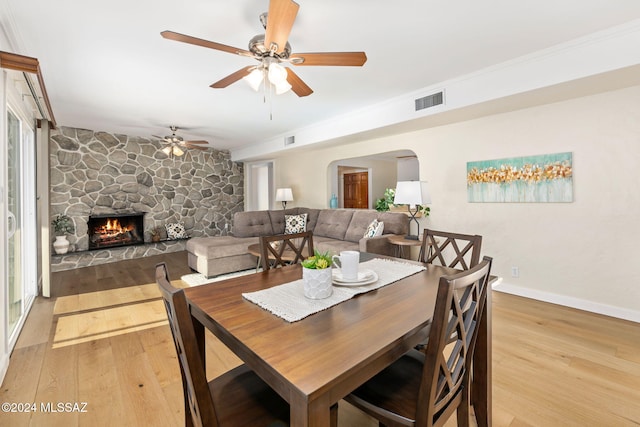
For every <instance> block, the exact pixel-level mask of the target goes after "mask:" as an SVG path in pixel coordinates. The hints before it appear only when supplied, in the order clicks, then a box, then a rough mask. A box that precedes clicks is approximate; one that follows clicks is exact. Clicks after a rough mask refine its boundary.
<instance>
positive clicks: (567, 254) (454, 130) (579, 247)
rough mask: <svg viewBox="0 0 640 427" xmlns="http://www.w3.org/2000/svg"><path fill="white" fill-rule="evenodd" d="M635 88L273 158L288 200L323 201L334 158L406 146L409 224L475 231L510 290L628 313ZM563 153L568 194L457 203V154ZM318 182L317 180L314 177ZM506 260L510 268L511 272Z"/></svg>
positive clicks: (638, 130)
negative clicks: (411, 201)
mask: <svg viewBox="0 0 640 427" xmlns="http://www.w3.org/2000/svg"><path fill="white" fill-rule="evenodd" d="M638 100H640V86H634V87H631V88H628V89H622V90H617V91H612V92H606V93H602V94H598V95H592V96H588V97H583V98H577V99H573V100H569V101H564V102H560V103H555V104H548V105H544V106H540V107H534V108H529V109H524V110H520V111H515V112H511V113H504V114H498V115H494V116H489V117H484V118H479V119H476V120H470V121H466V122H461V123H456V124H451V125H446V126H441V127H435V128H430V129H425V130H421V131H417V132H412V133H405V134H400V135H394V136H390V137H385V138H380V139H376V140H369V141H364V142H357V143H352V144H347V145H342V146H333V147H331V148H326V149H316V150H312V149H309V150H308V151H306V152H296V153H295V155H286V154H283V155H281V156H280V157H279V173H278V175H277V179H293V178H294V177H295V179H296V181H297V185H298V187H299V190H298V194H301V195H302V197H301V200H297V203H296V204H297V205H298V206H309V207H325V206H326V200H328V197H330V195H327V190H326V188H327V187H326V186H325V185H324V183H325V182H327V178H328V177H327V170H328V168H327V166H328V165H329V164H330V163H331V162H333V161H334V160H338V159H344V158H350V157H355V156H363V155H367V154H375V153H381V152H386V151H388V148H389V147H393V148H394V149H409V150H413V151H414V152H415V153H416V154H417V156H418V161H419V164H420V179H421V180H427V181H429V188H430V191H431V196H432V201H433V203H432V205H431V207H432V212H431V216H430V217H429V218H428V219H425V220H422V221H423V223H422V224H421V226H423V227H424V226H425V225H426V224H429V226H431V227H433V228H435V229H443V230H452V231H458V232H466V233H477V234H481V235H482V236H483V254H486V255H491V256H493V257H494V273H495V274H497V275H500V276H502V277H503V279H504V284H503V285H502V289H503V290H506V291H510V292H515V293H520V294H523V295H527V296H531V297H534V298H539V299H543V300H548V301H552V302H558V303H561V304H565V305H569V306H574V307H578V308H583V309H588V310H591V311H595V312H600V313H604V314H609V315H613V316H617V317H621V318H627V319H631V320H635V321H639V322H640V287H639V286H638V284H639V283H640V273H639V272H638V271H637V270H634V267H636V266H637V265H638V259H640V245H638V243H637V242H638V238H640V225H639V223H638V220H639V219H640V192H639V190H638V188H637V187H638V186H637V185H635V184H636V183H637V182H638V165H640V102H638ZM566 151H570V152H573V168H574V202H573V203H564V204H561V203H531V204H524V203H522V204H519V203H510V204H490V203H468V202H467V195H466V162H468V161H474V160H487V159H496V158H503V157H515V156H527V155H536V154H546V153H556V152H566ZM318 184H322V185H318ZM512 266H518V267H519V269H520V277H519V278H512V277H511V267H512Z"/></svg>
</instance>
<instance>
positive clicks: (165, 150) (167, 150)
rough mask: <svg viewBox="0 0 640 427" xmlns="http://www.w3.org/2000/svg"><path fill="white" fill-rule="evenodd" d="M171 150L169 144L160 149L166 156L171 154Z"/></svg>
mask: <svg viewBox="0 0 640 427" xmlns="http://www.w3.org/2000/svg"><path fill="white" fill-rule="evenodd" d="M171 151H172V147H171V146H169V147H164V148H163V149H162V152H163V153H164V154H166V155H167V156H171Z"/></svg>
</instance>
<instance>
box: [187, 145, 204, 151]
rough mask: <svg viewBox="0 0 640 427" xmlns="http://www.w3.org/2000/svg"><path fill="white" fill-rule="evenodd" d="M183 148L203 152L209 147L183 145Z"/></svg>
mask: <svg viewBox="0 0 640 427" xmlns="http://www.w3.org/2000/svg"><path fill="white" fill-rule="evenodd" d="M185 146H186V147H187V148H195V149H196V150H203V151H204V150H208V149H209V147H201V146H199V145H191V144H185Z"/></svg>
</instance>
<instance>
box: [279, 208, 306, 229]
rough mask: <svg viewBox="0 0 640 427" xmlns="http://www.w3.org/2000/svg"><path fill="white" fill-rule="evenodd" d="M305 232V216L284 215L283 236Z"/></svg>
mask: <svg viewBox="0 0 640 427" xmlns="http://www.w3.org/2000/svg"><path fill="white" fill-rule="evenodd" d="M305 231H307V214H306V213H304V214H298V215H285V216H284V234H296V233H303V232H305Z"/></svg>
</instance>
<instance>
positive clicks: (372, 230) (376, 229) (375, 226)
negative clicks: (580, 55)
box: [362, 219, 384, 237]
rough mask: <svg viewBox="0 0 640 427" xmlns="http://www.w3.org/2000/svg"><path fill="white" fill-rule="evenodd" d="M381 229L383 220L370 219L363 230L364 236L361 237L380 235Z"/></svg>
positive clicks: (382, 228)
mask: <svg viewBox="0 0 640 427" xmlns="http://www.w3.org/2000/svg"><path fill="white" fill-rule="evenodd" d="M383 230H384V222H382V221H378V220H377V219H374V220H373V221H371V223H370V224H369V226H368V227H367V230H366V231H365V232H364V236H362V237H376V236H381V235H382V231H383Z"/></svg>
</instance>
